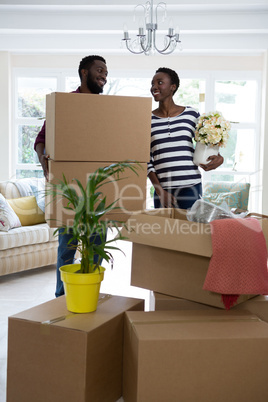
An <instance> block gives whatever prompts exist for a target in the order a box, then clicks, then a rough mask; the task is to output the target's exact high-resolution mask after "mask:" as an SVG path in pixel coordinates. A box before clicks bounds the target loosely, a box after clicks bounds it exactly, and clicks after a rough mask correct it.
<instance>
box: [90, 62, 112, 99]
mask: <svg viewBox="0 0 268 402" xmlns="http://www.w3.org/2000/svg"><path fill="white" fill-rule="evenodd" d="M107 75H108V70H107V66H106V64H105V63H103V61H100V60H95V61H94V63H93V64H92V66H91V67H90V69H89V70H88V74H87V87H88V90H89V91H90V92H91V93H92V94H100V93H102V92H103V87H104V85H105V84H106V82H107Z"/></svg>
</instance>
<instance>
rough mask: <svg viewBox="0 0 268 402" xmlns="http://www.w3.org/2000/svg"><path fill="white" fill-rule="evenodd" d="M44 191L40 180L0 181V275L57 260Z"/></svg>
mask: <svg viewBox="0 0 268 402" xmlns="http://www.w3.org/2000/svg"><path fill="white" fill-rule="evenodd" d="M44 188H45V182H44V180H43V179H38V178H33V179H32V178H31V179H27V178H25V179H17V180H8V181H0V276H1V275H7V274H12V273H15V272H21V271H26V270H29V269H33V268H38V267H43V266H47V265H52V264H55V263H56V261H57V247H58V241H57V236H54V235H53V232H54V230H55V229H53V228H50V227H49V226H48V224H47V223H46V221H45V215H44V205H45V202H44ZM10 208H11V209H10ZM5 210H8V214H7V213H6V211H5ZM10 217H11V218H10Z"/></svg>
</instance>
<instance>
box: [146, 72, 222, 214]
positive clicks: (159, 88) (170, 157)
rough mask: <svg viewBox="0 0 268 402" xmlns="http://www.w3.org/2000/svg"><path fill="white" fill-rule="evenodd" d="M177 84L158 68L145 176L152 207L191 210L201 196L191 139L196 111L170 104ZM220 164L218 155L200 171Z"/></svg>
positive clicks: (153, 84) (178, 81) (152, 87)
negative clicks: (152, 196)
mask: <svg viewBox="0 0 268 402" xmlns="http://www.w3.org/2000/svg"><path fill="white" fill-rule="evenodd" d="M179 85H180V79H179V77H178V75H177V73H176V72H175V71H174V70H171V69H169V68H166V67H162V68H159V69H158V70H157V71H156V73H155V75H154V77H153V79H152V86H151V93H152V95H153V97H154V100H155V101H156V102H159V106H158V108H157V109H155V110H154V111H153V112H152V125H151V156H150V162H149V163H148V177H149V178H150V180H151V182H152V184H153V186H154V188H155V193H154V206H155V208H161V207H165V208H168V207H176V208H182V209H188V208H191V206H192V205H193V203H194V202H195V201H196V200H198V199H199V198H200V196H201V195H202V184H201V174H200V172H199V170H198V167H197V166H196V165H195V164H194V163H193V152H194V147H193V141H192V140H193V138H194V132H195V126H196V123H197V120H198V118H199V116H200V115H199V112H198V111H197V110H196V109H194V108H192V107H190V106H179V105H176V104H175V103H174V100H173V95H174V94H175V92H176V91H177V89H178V88H179ZM222 163H223V157H222V156H221V155H220V154H218V155H214V156H210V157H209V158H208V163H207V164H206V165H200V166H201V167H202V168H203V169H204V170H206V171H208V170H212V169H216V168H217V167H218V166H220V165H221V164H222Z"/></svg>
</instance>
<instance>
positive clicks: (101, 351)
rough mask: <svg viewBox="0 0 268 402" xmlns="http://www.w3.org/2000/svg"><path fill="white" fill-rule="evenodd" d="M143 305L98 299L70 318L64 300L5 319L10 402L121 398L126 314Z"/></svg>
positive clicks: (136, 301) (104, 297)
mask: <svg viewBox="0 0 268 402" xmlns="http://www.w3.org/2000/svg"><path fill="white" fill-rule="evenodd" d="M143 309H144V300H139V299H132V298H126V297H119V296H110V295H100V299H99V304H98V308H97V311H95V312H94V313H89V314H72V313H70V312H69V311H67V309H66V302H65V297H64V296H62V297H60V298H58V299H54V300H52V301H50V302H48V303H44V304H41V305H40V306H37V307H34V308H31V309H29V310H26V311H23V312H22V313H20V314H16V315H14V316H12V317H9V324H8V368H7V401H8V402H34V401H36V402H37V401H38V402H48V401H49V402H54V401H55V402H56V401H57V402H59V401H72V402H78V401H79V402H89V401H90V402H91V401H94V402H109V401H110V402H115V401H117V400H118V399H119V398H120V397H121V395H122V362H123V327H124V312H125V311H126V310H143Z"/></svg>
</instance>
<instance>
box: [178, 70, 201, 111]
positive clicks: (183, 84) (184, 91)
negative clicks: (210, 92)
mask: <svg viewBox="0 0 268 402" xmlns="http://www.w3.org/2000/svg"><path fill="white" fill-rule="evenodd" d="M204 94H205V81H204V80H198V79H184V78H182V79H181V80H180V87H179V89H178V90H177V92H176V93H175V95H174V101H175V103H176V104H177V105H181V106H192V107H194V108H196V109H197V110H199V112H200V113H203V108H202V105H204V101H205V96H204Z"/></svg>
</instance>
